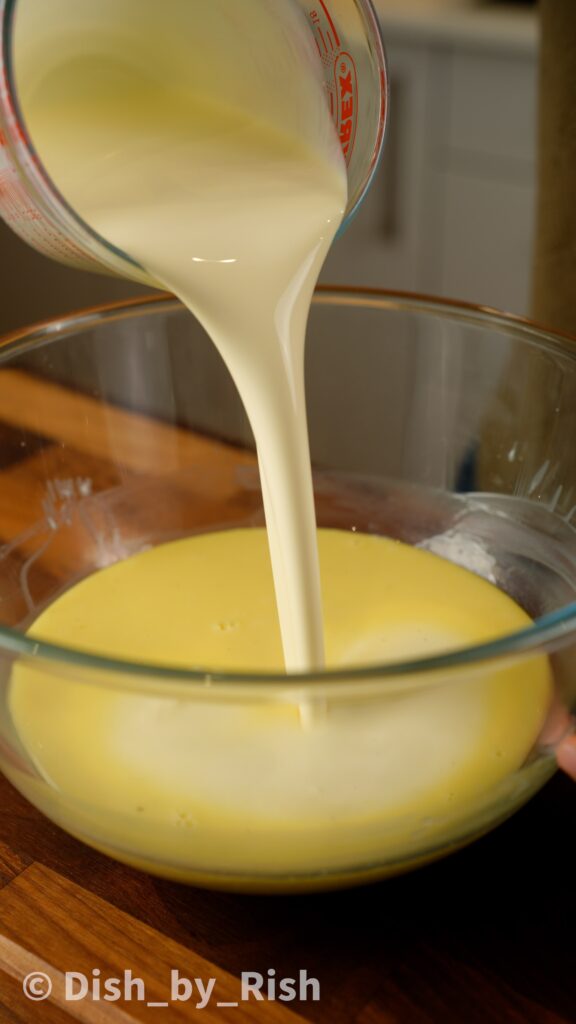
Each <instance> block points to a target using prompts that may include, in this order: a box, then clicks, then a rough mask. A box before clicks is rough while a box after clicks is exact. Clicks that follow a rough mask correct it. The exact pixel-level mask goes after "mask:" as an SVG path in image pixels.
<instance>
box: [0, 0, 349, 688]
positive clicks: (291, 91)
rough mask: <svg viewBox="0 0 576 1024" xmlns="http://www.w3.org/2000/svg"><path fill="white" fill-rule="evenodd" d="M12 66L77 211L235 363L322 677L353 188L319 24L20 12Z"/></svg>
mask: <svg viewBox="0 0 576 1024" xmlns="http://www.w3.org/2000/svg"><path fill="white" fill-rule="evenodd" d="M14 50H15V73H16V80H17V84H18V88H19V94H20V97H21V104H22V110H23V114H24V117H25V120H26V123H27V127H28V129H29V132H30V135H31V138H32V140H33V142H34V145H35V146H36V148H37V150H38V152H39V153H41V154H42V160H43V163H44V165H45V166H46V168H47V170H48V172H49V173H50V175H51V177H52V178H53V180H54V182H55V183H56V185H57V187H58V188H59V190H60V191H61V193H62V195H63V196H64V197H65V199H66V200H67V201H68V202H69V203H70V205H71V206H72V207H73V208H74V209H75V210H76V211H77V212H78V213H79V214H80V215H81V216H82V217H83V218H84V219H85V221H86V222H87V223H88V224H89V225H90V226H91V227H92V228H93V229H94V230H96V231H97V232H98V233H99V234H100V235H101V236H102V237H103V238H104V239H106V240H107V241H108V242H110V243H112V244H113V245H115V246H116V247H118V248H119V249H121V250H123V251H124V252H125V253H127V254H128V255H129V256H130V257H131V258H132V259H134V260H135V261H137V262H138V263H139V264H141V265H142V266H143V267H144V268H145V269H146V270H147V272H148V273H149V274H150V276H151V277H152V278H153V279H154V280H155V281H156V282H157V283H158V284H159V285H161V286H163V287H166V288H167V289H169V290H170V291H173V292H174V293H175V294H176V295H178V296H179V298H180V299H182V301H183V302H184V303H185V304H186V305H187V306H188V308H189V309H190V310H191V311H192V312H193V313H194V314H195V315H196V316H197V317H198V318H199V319H200V321H201V322H202V323H203V325H204V326H205V328H206V329H207V331H208V333H209V334H210V336H211V337H212V339H213V341H214V343H215V344H216V346H217V347H218V349H219V351H220V353H221V355H222V356H223V358H224V360H225V362H226V363H227V366H228V368H229V370H230V372H231V374H232V377H233V378H234V381H235V383H236V385H237V387H238V390H239V393H240V395H241V398H242V400H243V402H244V405H245V408H246V411H247V414H248V417H249V420H250V423H251V426H252V429H253V432H254V435H255V438H256V444H257V451H258V460H259V467H260V475H261V482H262V491H263V497H264V507H265V513H266V524H267V530H268V540H269V546H270V553H271V559H272V566H273V573H274V581H275V592H276V601H277V607H278V614H279V619H280V627H281V634H282V641H283V649H284V659H285V665H286V668H287V669H288V670H290V671H299V670H304V671H305V670H309V669H317V668H320V667H321V666H322V665H323V663H324V645H323V629H322V607H321V599H320V583H319V570H318V555H317V545H316V534H315V517H314V506H313V493H312V481H311V471H310V458H309V447H308V437H307V425H306V406H305V395H304V339H305V331H306V322H307V317H308V310H309V306H310V301H311V297H312V293H313V290H314V286H315V284H316V280H317V277H318V274H319V272H320V269H321V266H322V263H323V261H324V259H325V256H326V254H327V252H328V249H329V247H330V245H331V242H332V240H333V238H334V235H335V234H336V232H337V230H338V227H339V226H340V223H341V221H342V218H343V215H344V212H345V207H346V200H347V178H346V168H345V164H344V157H343V155H342V152H341V149H340V145H339V141H338V138H337V135H336V132H335V129H334V127H333V124H332V121H331V118H330V113H329V110H328V105H327V101H326V97H325V91H324V84H323V79H322V71H321V67H320V62H319V58H318V54H317V51H316V49H315V46H314V42H313V39H312V36H311V34H310V31H309V28H308V25H307V23H306V21H305V18H304V16H303V14H302V12H301V11H300V10H299V9H298V8H297V6H296V5H293V4H290V3H284V4H279V3H278V2H277V0H242V4H241V9H240V8H239V5H238V2H237V0H210V3H208V4H207V3H206V2H205V0H164V2H163V4H162V5H158V4H156V3H147V2H143V0H99V3H98V4H85V3H80V4H79V3H78V0H49V2H47V0H20V3H19V6H18V11H17V19H16V26H15V47H14Z"/></svg>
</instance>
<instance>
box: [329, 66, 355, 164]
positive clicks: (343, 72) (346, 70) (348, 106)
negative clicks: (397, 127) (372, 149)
mask: <svg viewBox="0 0 576 1024" xmlns="http://www.w3.org/2000/svg"><path fill="white" fill-rule="evenodd" d="M334 76H335V79H336V96H337V103H338V107H337V118H336V127H337V129H338V134H339V136H340V145H341V146H342V151H343V153H344V156H345V157H346V160H347V162H349V161H350V157H351V156H352V151H353V149H354V142H355V141H356V128H357V126H358V78H357V76H356V66H355V64H354V61H353V59H352V57H351V56H350V54H349V53H345V52H344V53H340V54H339V55H338V59H337V60H336V62H335V64H334Z"/></svg>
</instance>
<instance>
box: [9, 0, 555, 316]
mask: <svg viewBox="0 0 576 1024" xmlns="http://www.w3.org/2000/svg"><path fill="white" fill-rule="evenodd" d="M375 3H376V6H377V8H378V12H379V15H380V18H381V22H382V27H383V32H384V38H385V42H386V47H387V52H388V59H389V64H390V75H391V87H392V100H391V117H390V122H389V135H388V140H387V146H386V151H385V156H384V161H383V164H382V167H381V170H380V172H379V174H378V177H377V179H376V181H375V182H374V185H373V188H372V190H371V193H370V195H369V197H368V199H367V200H366V202H365V204H364V207H363V208H362V210H361V212H360V214H359V215H358V217H357V219H356V221H355V222H354V224H353V225H352V226H351V227H350V228H349V230H348V231H347V233H346V234H345V235H344V237H343V238H341V239H340V240H339V241H338V242H337V244H336V245H335V247H334V250H333V252H332V254H331V256H330V258H329V260H328V263H327V266H326V268H325V270H324V273H323V280H325V281H327V282H337V283H346V284H364V285H373V286H379V287H385V288H397V289H404V290H410V291H420V292H427V293H432V294H436V295H441V296H448V297H452V298H459V299H468V300H471V301H474V302H478V303H482V304H488V305H492V306H496V307H499V308H502V309H506V310H509V311H512V312H516V313H526V312H527V311H528V302H529V281H530V267H531V247H532V236H533V228H534V209H535V177H536V168H535V156H536V152H535V151H536V84H537V61H538V12H537V5H536V4H535V3H531V2H521V0H516V2H513V3H511V2H507V3H499V2H496V0H491V2H482V0H375ZM0 266H1V268H2V283H3V287H2V299H1V303H0V333H4V332H6V331H9V330H12V329H13V328H15V327H19V326H22V325H24V324H28V323H32V322H34V321H37V320H41V319H43V318H45V317H49V316H53V315H58V314H61V313H64V312H68V311H70V310H73V309H78V308H80V307H82V306H85V305H92V304H95V303H99V302H104V301H108V300H113V299H117V298H122V297H124V296H129V295H134V294H136V293H138V291H143V290H144V289H139V288H138V286H137V285H135V284H133V283H131V282H129V281H120V280H114V279H113V278H107V277H102V276H98V275H90V274H87V273H81V272H79V271H75V270H68V269H66V268H65V267H61V266H59V265H58V264H56V263H53V262H52V261H50V260H48V259H46V258H44V257H42V256H40V255H38V254H36V253H35V252H33V251H32V250H31V249H29V248H28V247H27V246H26V245H25V244H24V243H23V242H21V241H20V240H19V239H17V238H16V236H14V235H13V234H12V233H11V232H10V230H9V229H8V228H7V227H6V226H5V225H4V224H3V223H2V222H0Z"/></svg>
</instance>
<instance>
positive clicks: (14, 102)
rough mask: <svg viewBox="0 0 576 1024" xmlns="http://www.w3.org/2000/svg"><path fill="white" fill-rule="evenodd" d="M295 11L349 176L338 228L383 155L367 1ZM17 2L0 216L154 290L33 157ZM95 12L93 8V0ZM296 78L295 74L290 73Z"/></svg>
mask: <svg viewBox="0 0 576 1024" xmlns="http://www.w3.org/2000/svg"><path fill="white" fill-rule="evenodd" d="M283 2H284V3H291V4H294V5H296V6H298V7H300V8H301V9H302V12H303V14H304V15H305V17H306V18H307V19H308V22H309V25H310V30H311V32H312V34H313V38H314V41H315V44H316V47H317V49H318V53H319V56H320V60H321V65H322V69H323V73H324V79H325V85H326V92H327V97H328V101H329V104H330V110H331V113H332V118H333V120H334V123H335V126H336V129H337V131H338V135H339V138H340V142H341V145H342V150H343V153H344V156H345V159H346V164H347V168H348V185H349V188H348V194H349V201H348V208H347V214H346V220H345V224H346V223H347V222H348V221H349V220H350V218H351V217H352V216H353V214H354V212H355V211H356V209H357V208H358V206H359V204H360V203H361V201H362V198H363V197H364V195H365V193H366V191H367V189H368V187H369V185H370V182H371V181H372V178H373V175H374V172H375V170H376V167H377V164H378V160H379V157H380V153H381V150H382V145H383V140H384V132H385V125H386V118H387V109H388V77H387V70H386V62H385V56H384V48H383V44H382V39H381V36H380V29H379V24H378V20H377V17H376V14H375V11H374V9H373V7H372V3H371V0H283ZM19 4H20V0H0V216H1V217H2V218H3V219H4V220H5V221H6V223H7V224H8V225H9V226H10V227H11V228H12V229H13V230H14V231H15V232H16V233H17V234H18V235H20V237H21V238H23V239H24V240H25V241H26V242H28V243H29V244H30V245H32V246H33V247H34V248H35V249H37V250H39V251H40V252H42V253H44V254H45V255H47V256H51V257H53V258H54V259H57V260H60V261H61V262H63V263H68V264H70V265H72V266H76V267H80V268H84V269H87V270H96V269H97V270H99V271H108V272H109V273H113V274H118V275H120V276H123V277H129V278H132V279H134V280H137V281H142V282H144V283H146V284H154V283H155V282H153V281H152V280H151V279H150V278H149V276H148V275H147V274H146V273H145V271H144V270H143V269H142V268H141V267H140V266H139V265H138V264H137V263H135V262H134V261H133V260H132V259H131V258H130V257H128V256H127V255H126V254H125V253H123V252H122V251H120V250H119V249H117V248H116V247H115V246H113V245H111V244H110V243H108V242H107V241H106V240H105V239H104V238H102V237H101V236H100V235H98V234H97V233H96V232H95V231H93V230H92V228H90V226H89V225H88V224H87V223H86V222H85V221H84V220H83V219H82V218H81V217H80V216H79V215H78V214H77V213H76V212H75V211H74V209H73V208H72V207H71V206H70V205H69V204H68V203H67V202H66V199H65V198H64V196H63V195H62V194H61V193H60V192H59V191H58V189H57V188H56V186H55V184H54V182H53V181H52V179H51V177H50V175H49V174H48V173H47V171H46V169H45V167H44V166H43V163H42V153H41V152H40V153H38V152H36V150H35V148H34V145H33V142H32V140H31V138H30V135H29V134H28V131H27V127H26V124H25V121H24V118H23V115H22V112H21V109H20V104H19V99H18V90H17V87H16V81H15V75H14V52H13V51H14V25H15V20H16V18H17V17H18V8H19ZM92 7H93V8H94V9H95V10H96V11H97V7H98V0H92ZM296 70H297V69H296Z"/></svg>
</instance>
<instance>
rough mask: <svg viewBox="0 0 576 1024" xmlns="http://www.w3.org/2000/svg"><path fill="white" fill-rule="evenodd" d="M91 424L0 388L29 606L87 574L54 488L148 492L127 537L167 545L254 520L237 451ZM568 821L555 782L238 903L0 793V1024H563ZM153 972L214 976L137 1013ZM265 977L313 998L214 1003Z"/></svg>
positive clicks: (2, 441)
mask: <svg viewBox="0 0 576 1024" xmlns="http://www.w3.org/2000/svg"><path fill="white" fill-rule="evenodd" d="M111 415H112V417H113V419H112V420H111V419H110V413H107V414H106V416H103V414H102V411H101V409H99V408H98V403H96V402H95V401H94V400H93V399H91V398H89V397H87V396H83V395H76V394H72V393H71V392H67V391H66V390H65V389H64V388H60V387H58V386H57V385H55V384H47V383H45V382H43V381H41V380H39V379H37V378H34V377H32V376H30V375H28V374H26V373H24V372H22V371H12V370H10V371H5V370H2V371H0V447H1V448H2V450H3V452H4V456H3V461H1V462H0V543H1V545H2V549H1V552H0V554H1V555H2V566H3V568H2V573H3V574H4V575H8V576H11V574H12V575H13V576H14V579H16V578H17V577H18V578H20V577H19V576H18V573H21V572H22V566H23V565H25V564H26V560H27V559H30V558H34V557H35V556H36V560H35V562H34V567H33V570H30V578H31V585H33V587H35V588H36V591H35V594H36V596H38V597H39V599H41V598H42V594H49V593H50V589H51V588H53V587H54V586H57V585H58V581H60V580H62V579H65V578H68V576H69V574H70V573H71V572H72V570H73V568H74V565H75V559H77V558H83V559H84V562H83V567H84V569H86V571H88V570H89V568H90V565H89V561H90V559H89V558H88V559H87V557H86V554H85V553H84V554H82V547H81V545H80V544H79V543H78V537H77V535H76V533H75V529H74V514H75V510H76V504H75V503H74V502H73V498H74V497H75V495H76V491H75V489H74V488H72V492H70V489H69V488H68V489H67V487H61V486H60V488H59V487H58V486H57V484H56V483H55V482H54V481H68V482H70V481H76V482H78V481H83V480H86V479H88V478H89V479H90V481H91V486H92V487H94V488H95V489H96V490H98V489H106V488H115V487H116V488H118V486H119V485H120V484H122V488H120V490H121V491H122V493H123V490H124V488H127V489H128V491H129V490H130V488H136V491H137V489H138V487H139V486H140V485H141V484H142V486H144V485H146V486H149V484H150V481H153V482H154V486H155V488H156V489H157V491H158V495H159V497H158V500H157V502H156V503H155V504H154V508H153V509H152V510H151V511H150V512H149V516H150V523H147V524H145V530H151V529H152V527H153V525H154V524H156V527H157V528H158V529H160V531H162V529H164V525H163V518H162V517H163V514H164V513H163V509H165V507H166V503H167V502H170V503H171V505H170V507H171V514H172V516H173V515H174V509H176V510H177V513H178V516H179V517H180V518H179V519H178V521H179V523H181V524H182V526H183V528H184V529H191V528H195V527H196V526H198V527H203V526H206V525H207V524H209V523H210V522H211V521H217V522H218V523H220V522H222V521H228V520H230V521H234V520H235V518H240V519H243V518H246V517H258V516H259V515H261V509H260V501H259V496H258V494H257V490H256V488H255V487H254V485H253V483H254V478H253V477H251V476H250V474H253V472H254V456H253V454H252V453H250V452H239V451H238V450H235V449H233V448H231V447H229V446H227V445H225V444H222V443H221V442H218V441H213V440H211V439H208V438H205V437H199V436H198V435H193V434H191V433H189V432H187V431H184V430H179V429H178V428H173V427H170V426H168V425H166V424H154V423H152V422H151V421H150V420H147V419H146V418H145V417H142V416H135V415H134V414H131V413H127V412H124V411H122V410H116V411H113V412H112V414H111ZM114 417H118V419H115V418H114ZM111 422H112V426H113V428H114V429H113V430H112V432H111V430H110V424H111ZM47 423H50V424H51V427H50V429H49V430H48V429H47V427H46V424H47ZM82 423H84V425H85V428H84V427H81V426H80V427H79V424H80V425H81V424H82ZM119 439H120V441H119ZM22 442H24V444H23V443H22ZM182 465H185V466H186V467H192V468H193V467H196V468H198V467H202V469H203V471H202V472H190V474H188V475H184V478H183V479H182V481H180V482H178V483H175V482H174V481H173V480H171V479H170V475H171V474H170V470H171V469H172V468H173V467H175V466H176V467H178V466H182ZM239 470H240V475H239ZM243 473H246V474H247V475H245V476H243V475H242V474H243ZM206 474H208V475H206ZM215 474H216V476H215ZM216 477H217V480H216ZM214 488H216V498H215V496H214V495H215V490H214ZM123 500H124V499H123ZM71 503H72V504H71ZM72 506H73V507H72ZM345 506H346V502H345V501H344V502H343V504H342V506H341V507H342V508H345ZM115 511H116V512H117V513H118V516H119V522H120V524H121V525H122V523H126V524H127V529H128V527H130V529H132V528H133V527H134V522H133V516H134V514H135V513H134V508H133V507H132V505H131V504H130V502H127V503H126V502H124V504H123V505H119V506H118V507H117V508H116V509H115ZM47 514H49V515H51V516H54V517H56V519H58V517H60V519H61V520H62V522H64V523H66V524H67V526H66V529H65V530H63V531H62V533H63V534H66V538H65V539H64V540H62V542H61V543H60V544H57V543H56V544H53V545H45V546H44V547H43V548H42V545H41V544H40V545H39V548H40V549H41V554H40V555H38V554H37V550H38V533H37V525H36V524H37V523H38V519H39V517H42V516H44V517H45V516H46V515H47ZM396 514H397V513H396ZM122 517H124V518H122ZM227 517H228V519H227ZM165 526H166V528H168V517H167V516H166V524H165ZM35 546H36V547H35ZM90 557H92V556H90ZM6 594H7V598H8V597H9V596H10V594H12V591H11V590H10V588H8V589H7V592H6ZM24 603H25V602H24ZM3 609H4V616H5V621H7V620H8V618H9V617H10V616H12V617H13V618H14V621H17V620H18V616H19V615H20V614H21V613H23V611H25V609H24V608H20V607H19V605H18V599H17V596H16V591H15V590H14V594H13V595H12V603H11V604H10V601H8V600H7V603H6V604H5V605H3ZM575 819H576V789H575V788H574V786H573V784H572V783H570V782H569V781H568V780H567V779H564V778H563V777H560V776H557V777H555V779H553V780H552V782H551V783H549V785H548V786H547V787H546V788H545V790H544V791H543V792H542V793H541V794H539V796H537V797H536V798H535V799H534V800H533V801H532V802H531V803H530V804H529V805H528V806H527V807H526V808H524V809H523V810H522V811H520V812H519V813H518V814H517V815H516V816H515V818H514V819H513V820H511V821H510V822H508V823H506V824H505V825H503V826H501V827H500V828H499V829H497V830H496V831H495V832H493V833H492V834H491V835H490V836H487V837H486V838H484V839H483V840H481V841H479V842H477V843H475V844H474V845H473V846H472V847H470V848H469V849H467V850H464V851H462V852H461V853H459V854H457V855H453V856H452V857H450V858H449V859H447V860H445V861H442V862H439V863H437V864H436V865H432V866H430V867H428V868H425V869H423V870H420V871H419V872H416V873H413V874H410V875H406V876H404V877H400V878H397V879H393V880H389V881H387V882H384V883H381V884H378V885H373V886H370V887H366V888H363V889H357V890H350V891H345V892H336V893H333V894H329V893H328V894H318V895H309V896H283V897H275V896H267V897H254V896H240V895H233V894H229V893H228V894H227V893H212V892H208V891H202V890H199V889H193V888H188V887H185V886H182V885H178V884H175V883H171V882H167V881H162V880H159V879H155V878H152V877H150V876H147V875H145V874H142V873H140V872H137V871H134V870H132V869H130V868H128V867H125V866H123V865H120V864H117V863H115V862H113V861H112V860H110V859H108V858H107V857H104V856H102V855H100V854H98V853H96V852H94V851H92V850H91V849H89V848H88V847H86V846H84V845H82V844H81V843H79V842H77V841H76V840H75V839H73V838H71V837H70V836H68V835H67V834H65V833H64V832H62V831H61V830H60V829H59V828H57V827H56V826H55V825H53V824H52V823H51V822H49V821H48V820H47V819H45V818H44V817H43V816H42V815H41V814H40V813H39V812H38V811H36V810H35V809H34V808H33V807H32V806H31V805H30V804H28V803H27V802H26V801H25V800H24V799H23V797H21V796H20V795H19V794H18V793H17V792H16V790H14V789H13V787H12V786H11V785H10V784H9V783H8V782H7V781H5V780H3V779H2V780H0V1024H66V1022H70V1021H86V1022H90V1024H92V1022H95V1024H131V1022H133V1021H169V1022H171V1021H174V1022H175V1024H177V1022H178V1021H188V1020H200V1021H202V1020H205V1021H207V1022H216V1021H222V1022H224V1024H226V1022H228V1021H230V1022H231V1024H233V1022H234V1021H238V1022H239V1024H241V1022H244V1021H254V1022H257V1021H263V1022H268V1021H269V1022H271V1024H275V1022H278V1024H282V1022H286V1024H290V1022H291V1021H292V1022H294V1024H296V1022H297V1021H298V1020H300V1021H301V1022H302V1021H311V1022H317V1024H572V1022H576V941H575V936H576V886H575V883H574V865H575V863H576V855H575V852H574V846H573V841H572V840H571V838H570V837H571V836H572V834H573V825H574V820H575ZM98 970H100V972H101V975H100V976H101V977H102V978H110V977H118V976H123V972H124V971H129V970H130V971H132V976H133V977H134V978H137V979H142V980H143V981H144V984H145V989H146V1001H141V1000H138V1001H134V1000H131V1001H128V1000H124V999H122V1000H119V1001H117V1002H113V1003H112V1002H108V1003H106V1002H104V1001H102V1000H97V999H95V998H87V999H85V1000H78V1001H72V1002H71V1001H67V1000H66V999H65V993H64V975H65V973H66V972H67V971H77V972H82V973H85V974H86V975H87V976H88V977H89V978H91V977H92V972H94V971H98ZM173 970H178V971H180V972H181V974H182V976H185V977H187V978H194V977H196V978H198V979H200V980H201V981H202V982H203V983H207V982H208V981H209V979H211V978H213V979H215V992H216V993H217V995H215V996H214V998H213V1001H211V1002H210V1004H209V1006H207V1008H205V1009H202V1010H201V1009H197V1008H196V1006H195V1001H196V1000H190V1001H188V1002H186V1003H184V1002H182V1003H179V1004H173V1005H172V1006H170V1007H168V1008H167V1007H162V1006H148V1005H147V1003H148V1002H152V1003H153V1002H164V1001H166V1000H167V998H168V994H169V986H170V978H171V971H173ZM271 970H273V971H275V972H276V977H277V978H282V977H298V976H299V972H300V971H306V972H307V975H308V977H310V978H316V979H318V982H319V986H320V999H319V1000H318V1001H312V1000H310V999H309V1000H306V1001H301V1000H297V1001H295V1002H292V1003H282V1002H280V1001H270V1000H268V1001H265V1002H257V1001H254V1000H252V1001H250V1002H242V1001H240V1005H239V1006H238V1007H228V1008H226V1007H222V1006H220V1007H219V1006H217V1005H216V1002H217V1001H220V1002H235V1001H238V1000H239V993H240V992H241V987H240V981H241V976H242V973H243V972H259V973H261V974H263V975H264V976H266V975H267V972H268V971H271ZM34 971H43V972H45V974H46V975H47V976H48V977H49V978H50V980H51V983H52V986H53V988H52V994H51V995H50V998H49V999H47V1000H45V1001H42V1002H32V1001H30V1000H29V999H27V998H26V997H25V996H24V994H23V989H22V983H23V979H24V978H25V977H26V976H27V975H28V974H30V973H31V972H34Z"/></svg>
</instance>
